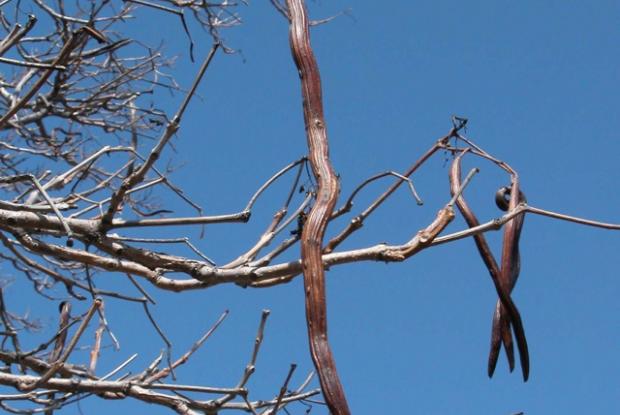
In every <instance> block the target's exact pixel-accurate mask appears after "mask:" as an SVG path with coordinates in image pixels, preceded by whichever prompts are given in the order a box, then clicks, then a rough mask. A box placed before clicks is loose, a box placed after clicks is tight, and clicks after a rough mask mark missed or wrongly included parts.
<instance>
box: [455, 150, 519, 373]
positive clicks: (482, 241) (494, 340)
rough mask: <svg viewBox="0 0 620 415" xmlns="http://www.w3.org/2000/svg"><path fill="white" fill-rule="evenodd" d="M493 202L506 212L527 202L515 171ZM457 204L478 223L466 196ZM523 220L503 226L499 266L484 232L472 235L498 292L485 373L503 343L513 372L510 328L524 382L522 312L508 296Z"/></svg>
mask: <svg viewBox="0 0 620 415" xmlns="http://www.w3.org/2000/svg"><path fill="white" fill-rule="evenodd" d="M464 154H465V152H462V153H460V154H459V155H458V156H457V157H455V159H454V161H453V162H452V166H451V168H450V190H451V193H452V194H453V195H454V194H455V193H456V192H457V190H458V189H459V188H460V186H461V159H462V157H463V155H464ZM495 203H496V205H497V207H498V208H500V209H501V210H503V211H506V212H510V211H513V210H514V209H515V208H517V206H518V205H519V204H520V203H526V199H525V195H524V194H523V192H522V191H521V189H520V188H519V180H518V177H517V175H516V174H512V177H511V184H510V186H507V187H502V188H500V189H499V190H498V191H497V193H496V195H495ZM456 205H457V207H458V209H459V211H460V212H461V214H462V215H463V218H464V219H465V222H467V225H468V226H469V227H470V228H473V227H476V226H478V225H480V222H479V221H478V219H477V218H476V216H475V215H474V213H473V211H472V210H471V209H470V207H469V206H468V205H467V202H465V198H464V197H463V196H462V195H461V196H460V197H459V198H458V199H457V200H456ZM524 219H525V214H524V213H521V214H518V215H517V216H515V217H514V218H512V219H510V220H509V221H508V222H506V224H505V225H504V235H503V239H502V257H501V264H500V265H498V264H497V261H496V260H495V257H494V256H493V253H492V252H491V249H490V247H489V245H488V243H487V241H486V238H485V237H484V234H483V233H478V234H475V235H474V236H473V238H474V241H475V243H476V247H477V248H478V252H479V253H480V257H481V258H482V261H483V262H484V264H485V266H486V267H487V269H488V270H489V274H491V279H492V280H493V284H494V285H495V290H496V291H497V295H498V297H499V300H498V301H497V305H496V306H495V311H494V313H493V326H492V331H491V350H490V352H489V361H488V367H487V370H488V375H489V377H491V376H493V373H494V372H495V367H496V365H497V359H498V357H499V351H500V348H501V345H502V344H503V345H504V349H505V350H506V357H507V358H508V364H509V366H510V371H511V372H512V370H513V369H514V366H515V358H514V346H513V341H512V331H511V329H512V330H514V334H515V337H516V341H517V348H518V350H519V357H520V362H521V369H522V372H523V380H524V381H527V379H528V377H529V366H530V364H529V353H528V348H527V340H526V338H525V331H524V329H523V323H522V321H521V315H520V314H519V310H518V309H517V306H516V305H515V304H514V302H513V301H512V298H511V297H510V293H511V292H512V289H513V288H514V286H515V284H516V282H517V279H518V278H519V271H520V268H521V261H520V253H519V239H520V236H521V229H522V228H523V221H524Z"/></svg>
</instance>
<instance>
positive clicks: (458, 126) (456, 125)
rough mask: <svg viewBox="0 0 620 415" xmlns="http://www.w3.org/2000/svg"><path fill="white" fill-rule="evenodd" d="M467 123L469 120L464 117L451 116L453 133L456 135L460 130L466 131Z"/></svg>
mask: <svg viewBox="0 0 620 415" xmlns="http://www.w3.org/2000/svg"><path fill="white" fill-rule="evenodd" d="M467 121H469V120H468V119H467V118H465V117H459V116H457V115H453V116H452V127H453V133H454V134H456V133H457V132H459V131H460V130H464V131H467V128H466V126H467Z"/></svg>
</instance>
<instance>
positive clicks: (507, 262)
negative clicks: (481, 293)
mask: <svg viewBox="0 0 620 415" xmlns="http://www.w3.org/2000/svg"><path fill="white" fill-rule="evenodd" d="M511 182H512V184H511V186H510V187H503V188H501V189H500V190H499V191H498V192H497V194H496V196H495V203H496V204H497V206H498V207H499V208H500V209H502V210H504V211H511V210H514V209H515V208H516V207H517V206H518V205H519V203H521V202H525V201H526V199H525V195H524V194H523V193H522V192H521V189H520V186H519V178H518V177H517V176H516V175H514V176H513V177H512V179H511ZM507 195H510V200H509V201H506V196H507ZM524 220H525V214H521V215H517V216H516V217H515V218H514V219H512V220H511V221H509V222H507V223H506V225H505V227H504V235H503V241H502V266H501V272H500V281H501V284H502V287H503V289H504V291H507V292H508V293H510V292H512V289H513V288H514V286H515V284H516V282H517V279H518V278H519V272H520V270H521V256H520V252H519V239H520V237H521V230H522V228H523V222H524ZM507 313H508V311H507V310H506V308H505V305H504V304H498V306H496V307H495V314H494V316H493V331H494V332H495V331H500V332H501V333H502V337H503V338H506V336H510V323H509V320H508V319H507V316H506V314H507ZM506 333H508V334H507V335H506ZM515 334H516V336H517V346H518V347H519V356H520V359H521V368H522V370H523V379H524V380H527V378H528V376H529V353H528V350H527V342H526V340H525V335H524V334H523V333H522V335H523V338H522V339H521V338H520V337H519V333H516V331H515ZM496 347H497V349H499V346H496ZM491 353H493V349H492V350H491ZM496 354H498V352H497V353H496ZM496 360H497V358H496Z"/></svg>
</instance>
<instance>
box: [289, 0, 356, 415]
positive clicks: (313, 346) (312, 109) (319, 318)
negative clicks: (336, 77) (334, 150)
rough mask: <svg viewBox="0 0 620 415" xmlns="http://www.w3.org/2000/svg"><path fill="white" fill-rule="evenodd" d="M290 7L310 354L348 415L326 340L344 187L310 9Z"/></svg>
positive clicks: (338, 412) (341, 414)
mask: <svg viewBox="0 0 620 415" xmlns="http://www.w3.org/2000/svg"><path fill="white" fill-rule="evenodd" d="M287 5H288V10H289V14H290V16H289V17H290V26H289V40H290V44H291V52H292V55H293V59H294V60H295V64H296V65H297V69H298V70H299V77H300V79H301V92H302V96H303V109H304V122H305V125H306V135H307V140H308V150H309V161H310V166H311V167H312V172H313V173H314V176H315V177H316V181H317V190H316V202H315V204H314V206H313V207H312V209H311V210H310V213H308V217H307V219H306V223H305V225H304V228H303V232H302V235H301V261H302V266H303V273H304V286H305V292H306V321H307V324H308V337H309V341H310V352H311V354H312V360H313V362H314V366H315V367H316V370H317V373H318V376H319V381H320V383H321V388H322V390H323V395H324V396H325V401H326V403H327V406H328V407H329V410H330V412H331V413H332V414H334V415H348V414H350V413H351V412H350V410H349V407H348V405H347V401H346V398H345V395H344V390H343V388H342V385H341V383H340V379H339V377H338V372H337V370H336V363H335V361H334V357H333V355H332V351H331V348H330V346H329V342H328V340H327V308H326V304H325V270H324V268H323V261H322V245H323V237H324V235H325V228H326V227H327V223H328V222H329V218H330V216H331V214H332V212H333V210H334V207H335V205H336V201H337V199H338V194H339V192H340V184H339V182H338V177H337V176H336V173H335V171H334V168H333V167H332V165H331V162H330V160H329V147H328V140H327V131H326V128H325V119H324V116H323V98H322V92H321V78H320V74H319V68H318V65H317V63H316V60H315V58H314V53H313V52H312V48H311V46H310V34H309V27H308V17H307V13H306V9H305V5H304V2H303V1H302V0H287Z"/></svg>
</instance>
